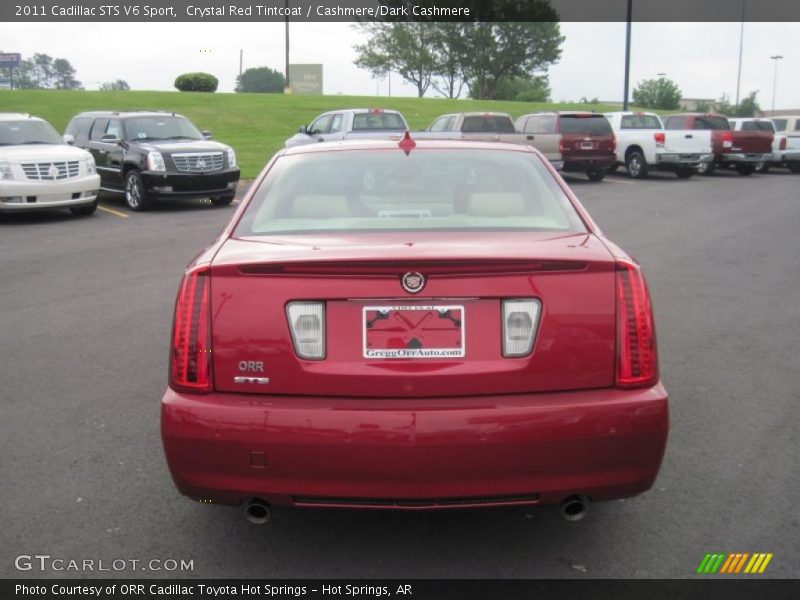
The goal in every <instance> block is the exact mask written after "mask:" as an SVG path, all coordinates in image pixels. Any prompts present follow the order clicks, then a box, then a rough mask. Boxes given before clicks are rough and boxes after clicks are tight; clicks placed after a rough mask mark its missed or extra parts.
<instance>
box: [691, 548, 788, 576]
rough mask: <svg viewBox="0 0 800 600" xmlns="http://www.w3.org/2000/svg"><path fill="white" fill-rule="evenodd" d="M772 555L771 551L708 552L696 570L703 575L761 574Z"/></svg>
mask: <svg viewBox="0 0 800 600" xmlns="http://www.w3.org/2000/svg"><path fill="white" fill-rule="evenodd" d="M772 556H773V554H772V552H769V553H767V552H755V553H753V554H750V553H749V552H734V553H731V554H726V553H714V554H710V553H709V554H706V555H705V556H704V557H703V560H702V561H700V565H699V566H698V567H697V571H696V572H697V573H701V574H703V575H713V574H714V573H720V574H725V575H737V574H750V575H755V574H761V573H763V572H764V571H765V570H766V568H767V565H768V564H769V562H770V561H771V560H772Z"/></svg>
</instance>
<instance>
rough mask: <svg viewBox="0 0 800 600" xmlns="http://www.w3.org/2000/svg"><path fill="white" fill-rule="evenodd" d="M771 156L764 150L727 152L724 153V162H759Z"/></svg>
mask: <svg viewBox="0 0 800 600" xmlns="http://www.w3.org/2000/svg"><path fill="white" fill-rule="evenodd" d="M767 156H771V155H770V154H764V153H762V152H727V153H723V154H722V159H721V160H722V162H730V163H759V162H763V161H764V159H765V157H767Z"/></svg>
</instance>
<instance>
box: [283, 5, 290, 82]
mask: <svg viewBox="0 0 800 600" xmlns="http://www.w3.org/2000/svg"><path fill="white" fill-rule="evenodd" d="M285 6H286V87H285V89H284V90H283V91H284V93H286V92H288V91H290V90H291V85H290V82H289V0H286V3H285Z"/></svg>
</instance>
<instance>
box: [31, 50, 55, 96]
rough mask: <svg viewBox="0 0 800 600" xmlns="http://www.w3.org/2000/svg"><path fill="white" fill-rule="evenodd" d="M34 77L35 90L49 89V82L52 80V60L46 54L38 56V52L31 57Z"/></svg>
mask: <svg viewBox="0 0 800 600" xmlns="http://www.w3.org/2000/svg"><path fill="white" fill-rule="evenodd" d="M32 60H33V64H34V76H35V78H36V87H37V88H49V87H51V80H52V78H53V59H52V57H50V56H49V55H47V54H39V53H38V52H37V53H36V54H34V55H33V59H32Z"/></svg>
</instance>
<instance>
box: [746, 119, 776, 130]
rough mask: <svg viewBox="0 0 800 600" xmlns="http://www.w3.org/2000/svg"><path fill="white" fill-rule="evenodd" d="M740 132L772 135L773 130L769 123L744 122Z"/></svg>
mask: <svg viewBox="0 0 800 600" xmlns="http://www.w3.org/2000/svg"><path fill="white" fill-rule="evenodd" d="M742 131H769V132H770V133H773V132H774V131H775V130H774V129H773V128H772V123H770V122H769V121H745V122H744V123H742Z"/></svg>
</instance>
